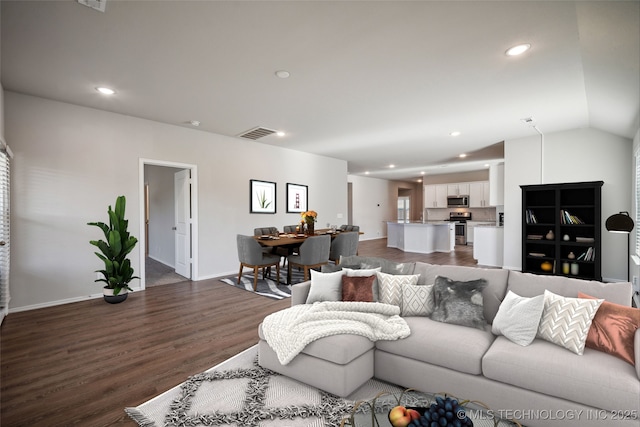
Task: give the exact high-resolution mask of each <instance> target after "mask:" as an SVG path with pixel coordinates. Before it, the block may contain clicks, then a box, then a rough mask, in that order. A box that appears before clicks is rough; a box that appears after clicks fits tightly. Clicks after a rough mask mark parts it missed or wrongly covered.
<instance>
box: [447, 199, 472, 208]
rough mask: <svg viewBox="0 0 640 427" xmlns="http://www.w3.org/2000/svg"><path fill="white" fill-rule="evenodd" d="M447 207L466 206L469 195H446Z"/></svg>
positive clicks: (467, 205)
mask: <svg viewBox="0 0 640 427" xmlns="http://www.w3.org/2000/svg"><path fill="white" fill-rule="evenodd" d="M447 207H448V208H468V207H469V196H448V197H447Z"/></svg>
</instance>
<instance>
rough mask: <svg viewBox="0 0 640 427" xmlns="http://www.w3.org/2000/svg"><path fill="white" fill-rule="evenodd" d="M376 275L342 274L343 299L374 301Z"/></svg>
mask: <svg viewBox="0 0 640 427" xmlns="http://www.w3.org/2000/svg"><path fill="white" fill-rule="evenodd" d="M375 278H376V276H360V277H356V276H342V301H362V302H373V281H374V280H375Z"/></svg>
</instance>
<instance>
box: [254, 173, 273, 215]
mask: <svg viewBox="0 0 640 427" xmlns="http://www.w3.org/2000/svg"><path fill="white" fill-rule="evenodd" d="M249 197H250V206H251V210H250V212H251V213H266V214H274V213H276V183H275V182H270V181H259V180H257V179H252V180H250V189H249Z"/></svg>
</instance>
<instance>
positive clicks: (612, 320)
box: [578, 292, 640, 365]
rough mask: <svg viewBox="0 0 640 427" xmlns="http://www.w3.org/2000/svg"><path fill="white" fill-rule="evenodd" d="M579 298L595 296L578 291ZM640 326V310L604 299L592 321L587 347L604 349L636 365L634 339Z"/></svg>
mask: <svg viewBox="0 0 640 427" xmlns="http://www.w3.org/2000/svg"><path fill="white" fill-rule="evenodd" d="M578 298H593V297H592V296H590V295H586V294H583V293H582V292H578ZM638 328H640V310H639V309H637V308H632V307H625V306H622V305H620V304H614V303H612V302H609V301H604V302H603V303H602V305H601V306H600V308H599V309H598V312H597V313H596V316H595V317H594V318H593V322H591V328H589V334H588V335H587V342H586V344H585V346H586V347H589V348H593V349H595V350H599V351H604V352H605V353H609V354H612V355H614V356H616V357H619V358H620V359H622V360H625V361H627V362H629V363H631V364H632V365H635V354H634V353H635V352H634V350H633V344H634V342H633V340H634V336H635V334H636V330H638Z"/></svg>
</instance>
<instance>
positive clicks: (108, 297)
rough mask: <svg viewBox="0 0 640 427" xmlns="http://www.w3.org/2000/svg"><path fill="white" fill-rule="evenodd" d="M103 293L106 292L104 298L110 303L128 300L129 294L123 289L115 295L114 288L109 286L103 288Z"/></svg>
mask: <svg viewBox="0 0 640 427" xmlns="http://www.w3.org/2000/svg"><path fill="white" fill-rule="evenodd" d="M103 294H104V300H105V301H106V302H108V303H109V304H117V303H119V302H122V301H124V300H126V299H127V295H129V293H128V292H127V290H126V289H121V290H120V293H118V295H113V289H107V288H104V289H103Z"/></svg>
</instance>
